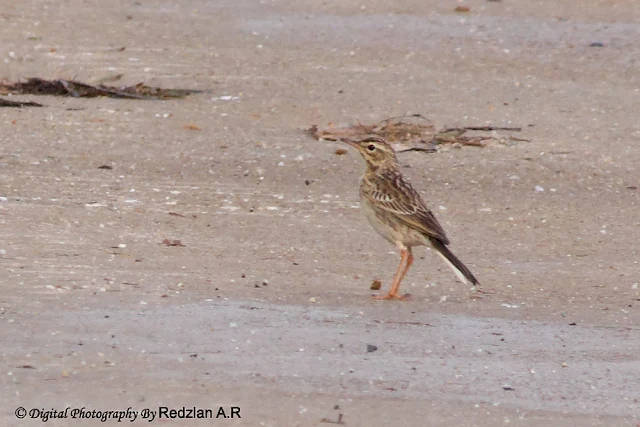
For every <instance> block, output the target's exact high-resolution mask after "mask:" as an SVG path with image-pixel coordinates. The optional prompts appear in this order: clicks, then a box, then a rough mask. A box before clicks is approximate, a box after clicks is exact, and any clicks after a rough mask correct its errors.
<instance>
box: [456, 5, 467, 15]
mask: <svg viewBox="0 0 640 427" xmlns="http://www.w3.org/2000/svg"><path fill="white" fill-rule="evenodd" d="M454 10H455V11H456V12H458V13H469V12H470V11H471V9H470V8H469V6H456V8H455V9H454Z"/></svg>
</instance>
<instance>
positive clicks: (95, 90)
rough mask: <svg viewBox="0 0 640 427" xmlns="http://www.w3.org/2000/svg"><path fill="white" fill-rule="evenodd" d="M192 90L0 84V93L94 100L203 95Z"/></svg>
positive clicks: (64, 82) (36, 81) (37, 81)
mask: <svg viewBox="0 0 640 427" xmlns="http://www.w3.org/2000/svg"><path fill="white" fill-rule="evenodd" d="M201 92H202V91H201V90H192V89H162V88H158V87H152V86H147V85H145V84H143V83H138V84H137V85H135V86H125V87H112V86H104V85H95V86H94V85H90V84H87V83H83V82H78V81H74V80H62V79H60V80H45V79H40V78H37V77H35V78H30V79H27V81H26V82H17V83H0V93H3V94H6V93H20V94H29V95H57V96H72V97H75V98H80V97H86V98H93V97H97V96H108V97H111V98H130V99H168V98H184V97H185V96H187V95H190V94H192V93H201Z"/></svg>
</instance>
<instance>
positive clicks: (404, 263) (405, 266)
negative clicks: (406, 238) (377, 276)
mask: <svg viewBox="0 0 640 427" xmlns="http://www.w3.org/2000/svg"><path fill="white" fill-rule="evenodd" d="M400 255H401V258H400V264H398V269H397V270H396V274H395V276H394V277H393V283H392V284H391V290H390V291H389V293H388V294H387V295H385V296H376V297H374V298H375V299H397V300H404V299H406V298H407V297H406V296H404V295H398V289H400V283H401V282H402V279H404V276H405V275H406V274H407V271H409V267H411V264H413V254H412V253H411V249H410V248H409V249H401V250H400Z"/></svg>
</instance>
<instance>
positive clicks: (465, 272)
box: [429, 237, 479, 286]
mask: <svg viewBox="0 0 640 427" xmlns="http://www.w3.org/2000/svg"><path fill="white" fill-rule="evenodd" d="M429 240H430V241H431V246H432V247H433V249H435V251H436V253H437V254H438V255H440V257H441V258H442V259H443V260H444V262H445V263H446V264H447V265H448V266H449V268H451V270H453V272H454V273H455V274H456V276H458V279H460V281H462V283H464V284H467V285H473V286H476V285H478V284H479V282H478V279H476V278H475V276H474V275H473V273H472V272H471V271H470V270H469V269H468V268H467V266H466V265H464V264H463V263H462V261H460V260H459V259H458V258H457V257H456V256H455V255H454V254H453V253H452V252H451V251H450V250H449V248H447V246H446V245H445V244H444V243H442V242H441V241H440V240H438V239H436V238H433V237H430V238H429Z"/></svg>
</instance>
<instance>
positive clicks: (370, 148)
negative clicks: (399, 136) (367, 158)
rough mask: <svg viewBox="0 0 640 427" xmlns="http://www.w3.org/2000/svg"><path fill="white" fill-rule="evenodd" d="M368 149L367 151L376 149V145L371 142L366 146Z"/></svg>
mask: <svg viewBox="0 0 640 427" xmlns="http://www.w3.org/2000/svg"><path fill="white" fill-rule="evenodd" d="M367 148H368V149H369V151H373V150H375V149H376V146H375V145H373V144H369V146H368V147H367Z"/></svg>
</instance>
